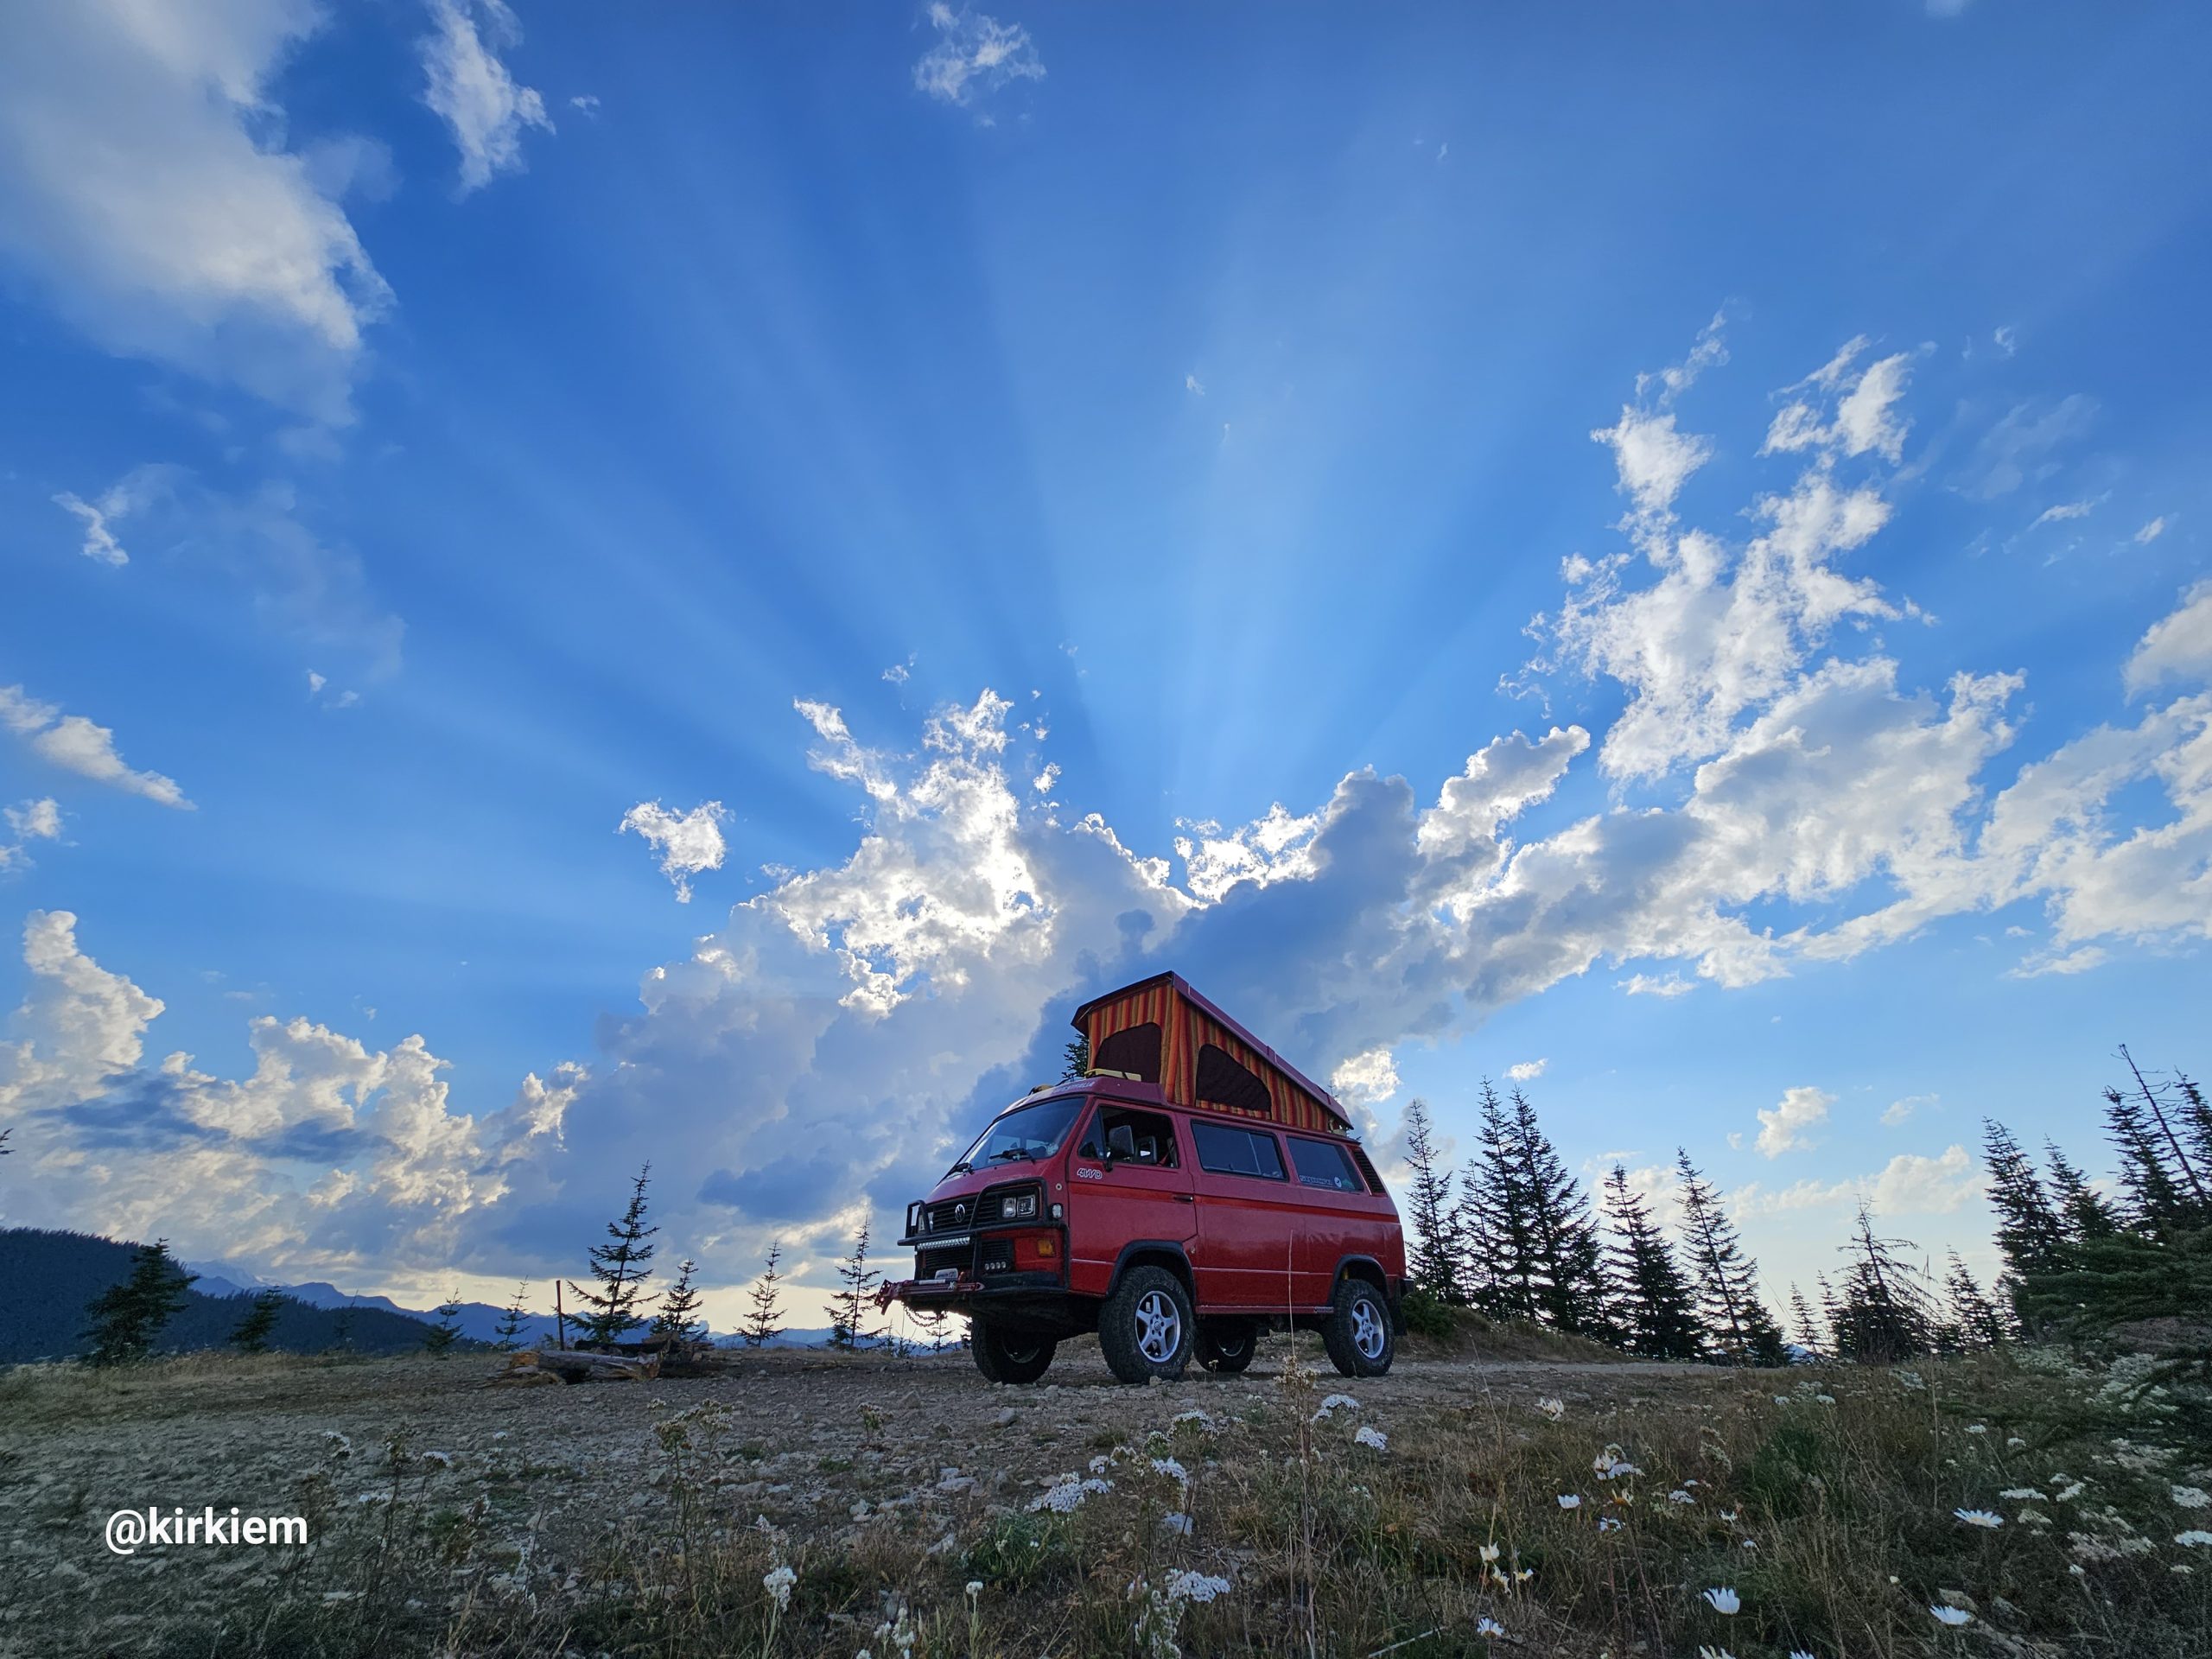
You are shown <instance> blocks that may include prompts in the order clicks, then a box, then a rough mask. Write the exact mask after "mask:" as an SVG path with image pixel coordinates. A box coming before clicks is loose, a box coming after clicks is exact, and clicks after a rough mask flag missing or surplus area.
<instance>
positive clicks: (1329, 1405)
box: [1313, 1394, 1359, 1423]
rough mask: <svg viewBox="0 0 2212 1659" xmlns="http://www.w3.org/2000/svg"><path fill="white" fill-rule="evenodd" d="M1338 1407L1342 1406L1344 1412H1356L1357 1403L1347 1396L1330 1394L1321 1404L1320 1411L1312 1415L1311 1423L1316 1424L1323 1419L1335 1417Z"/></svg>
mask: <svg viewBox="0 0 2212 1659" xmlns="http://www.w3.org/2000/svg"><path fill="white" fill-rule="evenodd" d="M1338 1406H1342V1407H1343V1408H1344V1409H1345V1410H1346V1411H1357V1410H1358V1409H1359V1402H1358V1401H1357V1400H1355V1399H1353V1398H1352V1397H1351V1395H1348V1394H1332V1395H1330V1396H1329V1397H1328V1398H1327V1399H1325V1400H1324V1401H1323V1402H1321V1408H1320V1410H1319V1411H1317V1412H1315V1413H1314V1414H1313V1421H1315V1422H1317V1423H1318V1422H1319V1421H1321V1420H1322V1419H1323V1418H1324V1417H1330V1416H1333V1415H1335V1414H1336V1409H1337V1408H1338Z"/></svg>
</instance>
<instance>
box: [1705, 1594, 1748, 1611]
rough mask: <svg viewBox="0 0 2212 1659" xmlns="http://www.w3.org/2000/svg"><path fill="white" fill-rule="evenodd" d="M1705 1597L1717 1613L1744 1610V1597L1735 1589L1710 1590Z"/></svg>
mask: <svg viewBox="0 0 2212 1659" xmlns="http://www.w3.org/2000/svg"><path fill="white" fill-rule="evenodd" d="M1705 1599H1706V1601H1707V1604H1708V1605H1710V1606H1711V1607H1712V1609H1713V1611H1714V1612H1716V1613H1737V1612H1740V1611H1743V1606H1744V1601H1743V1598H1742V1597H1740V1596H1738V1594H1737V1593H1736V1592H1734V1591H1733V1590H1708V1591H1707V1592H1705Z"/></svg>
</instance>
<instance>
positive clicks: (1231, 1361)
mask: <svg viewBox="0 0 2212 1659" xmlns="http://www.w3.org/2000/svg"><path fill="white" fill-rule="evenodd" d="M1259 1347H1260V1335H1259V1331H1258V1329H1257V1328H1256V1327H1255V1325H1253V1323H1252V1321H1251V1320H1249V1319H1208V1320H1207V1321H1205V1324H1203V1325H1200V1326H1199V1327H1198V1363H1199V1364H1201V1365H1203V1366H1205V1368H1206V1370H1210V1371H1218V1372H1219V1373H1221V1375H1223V1376H1236V1373H1237V1372H1239V1371H1241V1370H1243V1369H1244V1368H1245V1367H1246V1366H1247V1365H1249V1364H1250V1363H1252V1356H1253V1355H1254V1354H1255V1353H1256V1352H1257V1351H1259Z"/></svg>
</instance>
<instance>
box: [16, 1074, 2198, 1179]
mask: <svg viewBox="0 0 2212 1659" xmlns="http://www.w3.org/2000/svg"><path fill="white" fill-rule="evenodd" d="M2174 1086H2175V1088H2176V1089H2177V1090H2179V1091H2180V1093H2181V1114H2180V1115H2181V1120H2182V1125H2183V1134H2184V1135H2186V1136H2187V1137H2188V1140H2189V1155H2190V1157H2191V1158H2193V1159H2195V1160H2196V1164H2197V1166H2198V1167H2199V1168H2200V1169H2212V1101H2208V1100H2206V1099H2205V1097H2204V1091H2203V1090H2202V1089H2200V1088H2198V1087H2197V1086H2196V1084H2194V1083H2193V1082H2191V1081H2190V1076H2189V1073H2187V1072H2186V1071H2177V1072H2176V1073H2174ZM6 1138H7V1137H6V1136H5V1135H0V1140H5V1139H6ZM0 1150H4V1148H0Z"/></svg>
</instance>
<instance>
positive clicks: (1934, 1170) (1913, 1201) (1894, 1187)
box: [1728, 1146, 1986, 1217]
mask: <svg viewBox="0 0 2212 1659" xmlns="http://www.w3.org/2000/svg"><path fill="white" fill-rule="evenodd" d="M1984 1185H1986V1182H1985V1179H1984V1177H1983V1175H1982V1172H1981V1167H1980V1165H1979V1164H1977V1163H1976V1162H1975V1161H1974V1158H1973V1157H1972V1156H1971V1155H1970V1154H1968V1153H1967V1149H1966V1148H1965V1147H1961V1146H1954V1147H1948V1148H1946V1149H1945V1151H1944V1153H1943V1154H1942V1156H1941V1157H1938V1158H1923V1157H1922V1156H1920V1155H1919V1154H1916V1153H1900V1154H1897V1156H1896V1157H1894V1158H1892V1159H1891V1160H1890V1161H1889V1162H1888V1163H1887V1164H1885V1166H1883V1167H1882V1169H1881V1170H1880V1171H1879V1172H1878V1173H1875V1174H1872V1175H1859V1176H1853V1177H1852V1178H1851V1179H1847V1180H1841V1181H1835V1182H1822V1181H1814V1180H1807V1181H1799V1182H1797V1183H1796V1184H1795V1185H1791V1186H1786V1187H1783V1189H1781V1190H1780V1191H1779V1192H1768V1191H1766V1190H1765V1189H1764V1188H1763V1187H1761V1186H1759V1185H1758V1184H1757V1183H1752V1184H1751V1185H1745V1186H1743V1187H1739V1188H1738V1189H1737V1191H1736V1192H1735V1193H1734V1194H1733V1195H1732V1196H1731V1198H1729V1200H1728V1207H1729V1209H1730V1211H1732V1212H1733V1213H1735V1214H1738V1215H1745V1216H1771V1215H1781V1214H1785V1213H1787V1212H1789V1211H1798V1210H1825V1209H1839V1210H1840V1209H1847V1208H1850V1207H1852V1206H1854V1205H1859V1204H1861V1203H1864V1204H1866V1205H1871V1206H1872V1208H1873V1210H1874V1211H1875V1213H1876V1214H1878V1215H1881V1216H1884V1217H1897V1216H1948V1215H1950V1214H1952V1213H1954V1212H1955V1211H1957V1210H1958V1209H1959V1207H1960V1206H1961V1205H1963V1204H1965V1203H1966V1202H1967V1200H1968V1199H1970V1198H1974V1197H1975V1196H1976V1195H1977V1194H1979V1193H1980V1192H1981V1190H1982V1188H1983V1186H1984Z"/></svg>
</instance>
